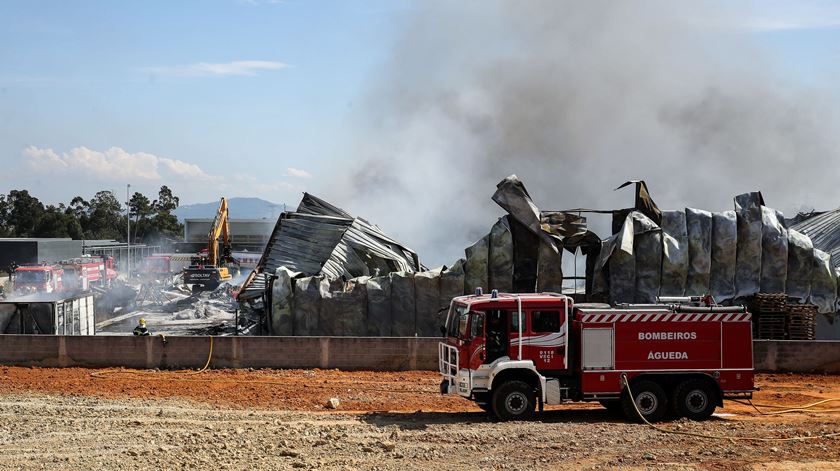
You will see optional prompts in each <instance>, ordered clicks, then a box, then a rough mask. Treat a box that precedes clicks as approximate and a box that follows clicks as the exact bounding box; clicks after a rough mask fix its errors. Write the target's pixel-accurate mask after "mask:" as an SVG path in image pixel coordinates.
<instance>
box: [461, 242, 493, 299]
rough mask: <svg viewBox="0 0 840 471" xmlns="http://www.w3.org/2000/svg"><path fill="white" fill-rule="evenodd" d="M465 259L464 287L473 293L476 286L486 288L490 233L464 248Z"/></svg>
mask: <svg viewBox="0 0 840 471" xmlns="http://www.w3.org/2000/svg"><path fill="white" fill-rule="evenodd" d="M465 252H466V255H467V261H466V263H465V265H464V288H465V290H466V292H467V293H474V292H475V289H476V288H484V289H487V267H488V265H487V262H488V257H489V256H490V234H487V235H486V236H484V237H482V238H481V239H480V240H479V241H478V242H476V243H474V244H473V245H471V246H469V247H467V249H466V250H465Z"/></svg>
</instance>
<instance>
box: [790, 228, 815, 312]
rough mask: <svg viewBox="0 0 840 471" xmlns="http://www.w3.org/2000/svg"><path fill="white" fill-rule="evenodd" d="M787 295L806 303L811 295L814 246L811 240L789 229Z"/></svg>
mask: <svg viewBox="0 0 840 471" xmlns="http://www.w3.org/2000/svg"><path fill="white" fill-rule="evenodd" d="M787 234H788V260H787V262H788V263H787V286H786V288H787V295H788V296H790V297H791V298H795V299H796V300H797V301H798V302H799V303H804V302H805V301H807V300H808V297H809V296H810V295H811V277H812V275H811V272H812V268H813V259H814V244H813V242H811V238H810V237H808V236H806V235H805V234H803V233H801V232H799V231H797V230H795V229H788V233H787Z"/></svg>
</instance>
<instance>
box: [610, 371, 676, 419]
mask: <svg viewBox="0 0 840 471" xmlns="http://www.w3.org/2000/svg"><path fill="white" fill-rule="evenodd" d="M631 389H632V390H633V395H634V396H635V401H636V407H633V402H632V401H631V399H630V395H629V394H626V395H625V396H624V399H623V400H622V401H621V405H622V409H623V410H624V416H625V417H627V419H629V420H632V421H634V422H641V419H639V414H638V413H637V412H636V408H638V409H639V412H641V413H642V415H643V416H644V417H645V419H647V421H648V422H659V421H660V420H662V419H663V418H664V417H665V413H666V412H667V411H668V397H667V396H666V395H665V390H663V389H662V386H660V385H658V384H656V383H654V382H653V381H639V382H637V383H634V384H633V385H632V386H631Z"/></svg>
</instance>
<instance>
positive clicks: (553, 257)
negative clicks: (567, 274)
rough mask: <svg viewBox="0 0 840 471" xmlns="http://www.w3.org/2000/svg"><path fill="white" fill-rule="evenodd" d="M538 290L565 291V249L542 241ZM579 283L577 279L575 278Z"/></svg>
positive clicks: (544, 291)
mask: <svg viewBox="0 0 840 471" xmlns="http://www.w3.org/2000/svg"><path fill="white" fill-rule="evenodd" d="M537 260H538V261H537V292H540V293H546V292H555V293H562V292H563V250H562V248H558V247H557V246H556V245H555V246H553V247H552V246H551V245H550V244H549V243H547V242H545V241H540V251H539V257H538V259H537ZM575 283H577V280H575Z"/></svg>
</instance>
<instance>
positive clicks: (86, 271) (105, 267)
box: [60, 255, 117, 291]
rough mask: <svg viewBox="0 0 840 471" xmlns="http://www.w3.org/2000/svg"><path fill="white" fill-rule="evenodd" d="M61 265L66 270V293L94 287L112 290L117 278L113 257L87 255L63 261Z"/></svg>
mask: <svg viewBox="0 0 840 471" xmlns="http://www.w3.org/2000/svg"><path fill="white" fill-rule="evenodd" d="M60 264H61V267H62V268H63V269H64V289H65V290H66V291H87V290H89V289H90V288H91V287H93V286H98V287H100V288H110V286H111V282H112V281H113V280H115V279H116V278H117V271H116V270H114V258H113V257H102V256H89V255H86V256H84V257H78V258H72V259H69V260H63V261H61V262H60Z"/></svg>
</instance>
